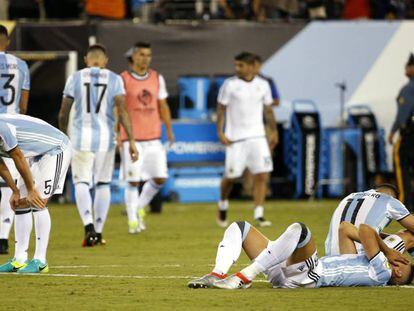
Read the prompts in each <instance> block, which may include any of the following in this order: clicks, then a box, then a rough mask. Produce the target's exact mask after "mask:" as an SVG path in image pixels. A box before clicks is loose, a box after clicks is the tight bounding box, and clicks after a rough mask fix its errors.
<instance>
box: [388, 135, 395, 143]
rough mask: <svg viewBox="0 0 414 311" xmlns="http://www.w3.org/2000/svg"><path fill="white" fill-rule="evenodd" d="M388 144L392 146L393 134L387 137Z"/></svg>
mask: <svg viewBox="0 0 414 311" xmlns="http://www.w3.org/2000/svg"><path fill="white" fill-rule="evenodd" d="M388 143H389V144H390V145H392V144H394V133H393V132H391V133H390V134H389V135H388Z"/></svg>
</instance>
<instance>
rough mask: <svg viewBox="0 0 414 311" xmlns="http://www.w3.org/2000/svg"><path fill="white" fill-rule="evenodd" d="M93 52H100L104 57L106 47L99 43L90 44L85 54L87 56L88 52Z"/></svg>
mask: <svg viewBox="0 0 414 311" xmlns="http://www.w3.org/2000/svg"><path fill="white" fill-rule="evenodd" d="M95 51H101V52H102V53H104V54H105V55H106V47H105V46H104V45H102V44H99V43H97V44H92V45H91V46H89V47H88V50H87V51H86V54H88V53H89V52H95Z"/></svg>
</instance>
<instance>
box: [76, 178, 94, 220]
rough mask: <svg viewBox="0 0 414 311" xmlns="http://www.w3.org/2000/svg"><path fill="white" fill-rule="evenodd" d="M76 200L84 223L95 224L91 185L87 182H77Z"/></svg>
mask: <svg viewBox="0 0 414 311" xmlns="http://www.w3.org/2000/svg"><path fill="white" fill-rule="evenodd" d="M75 200H76V206H77V207H78V211H79V215H80V217H81V219H82V222H83V225H84V226H86V225H89V224H93V218H92V198H91V193H90V192H89V185H88V184H85V183H77V184H75Z"/></svg>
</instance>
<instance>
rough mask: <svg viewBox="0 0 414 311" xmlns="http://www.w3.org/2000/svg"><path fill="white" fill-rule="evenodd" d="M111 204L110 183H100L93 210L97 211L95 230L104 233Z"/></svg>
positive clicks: (96, 191)
mask: <svg viewBox="0 0 414 311" xmlns="http://www.w3.org/2000/svg"><path fill="white" fill-rule="evenodd" d="M110 206H111V187H110V185H109V184H105V185H98V186H97V187H96V188H95V200H94V202H93V210H94V212H95V231H96V232H97V233H102V231H103V227H104V225H105V221H106V217H107V216H108V211H109V207H110Z"/></svg>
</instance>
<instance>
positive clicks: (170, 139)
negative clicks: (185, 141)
mask: <svg viewBox="0 0 414 311" xmlns="http://www.w3.org/2000/svg"><path fill="white" fill-rule="evenodd" d="M167 138H168V142H169V144H170V147H171V146H172V145H173V144H174V143H175V136H174V133H173V132H172V131H168V132H167Z"/></svg>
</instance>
